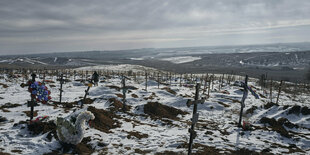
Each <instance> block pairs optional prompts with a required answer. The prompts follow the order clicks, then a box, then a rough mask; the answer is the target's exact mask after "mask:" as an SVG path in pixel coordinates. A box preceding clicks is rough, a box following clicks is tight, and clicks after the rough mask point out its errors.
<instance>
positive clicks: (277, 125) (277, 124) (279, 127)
mask: <svg viewBox="0 0 310 155" xmlns="http://www.w3.org/2000/svg"><path fill="white" fill-rule="evenodd" d="M287 121H288V120H285V119H281V118H280V119H279V120H278V121H277V120H275V119H274V118H268V117H263V118H261V119H260V122H261V123H264V124H269V125H270V127H271V128H272V130H273V131H276V132H278V133H279V134H280V135H282V136H284V137H287V138H291V135H290V134H289V133H288V131H287V130H286V129H285V128H284V127H283V124H285V122H287Z"/></svg>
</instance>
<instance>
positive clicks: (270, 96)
mask: <svg viewBox="0 0 310 155" xmlns="http://www.w3.org/2000/svg"><path fill="white" fill-rule="evenodd" d="M269 98H270V102H271V103H272V79H271V81H270V95H269Z"/></svg>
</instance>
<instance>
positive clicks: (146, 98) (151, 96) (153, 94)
mask: <svg viewBox="0 0 310 155" xmlns="http://www.w3.org/2000/svg"><path fill="white" fill-rule="evenodd" d="M155 97H158V96H157V95H156V94H155V93H154V92H152V94H151V95H150V96H149V97H144V98H143V99H144V100H153V99H154V98H155Z"/></svg>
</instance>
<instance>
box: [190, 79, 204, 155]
mask: <svg viewBox="0 0 310 155" xmlns="http://www.w3.org/2000/svg"><path fill="white" fill-rule="evenodd" d="M199 88H200V83H197V84H196V93H195V100H194V101H191V100H190V99H189V100H187V102H186V105H187V107H190V106H191V105H194V109H193V118H192V124H191V128H189V130H188V132H189V133H190V139H189V145H188V154H189V155H190V154H191V152H192V145H193V140H194V139H195V137H196V136H197V133H196V131H195V130H194V128H195V125H196V123H197V122H198V117H199V113H197V104H198V103H200V104H203V103H204V102H205V99H204V98H202V99H200V100H199V99H198V98H199Z"/></svg>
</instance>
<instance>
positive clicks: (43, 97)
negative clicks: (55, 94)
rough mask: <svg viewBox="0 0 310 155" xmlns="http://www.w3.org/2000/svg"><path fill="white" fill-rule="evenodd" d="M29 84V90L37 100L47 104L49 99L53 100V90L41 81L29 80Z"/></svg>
mask: <svg viewBox="0 0 310 155" xmlns="http://www.w3.org/2000/svg"><path fill="white" fill-rule="evenodd" d="M28 86H29V87H28V91H29V92H30V93H31V96H32V97H33V98H35V99H36V101H37V102H41V103H43V104H45V103H47V102H48V101H49V100H51V96H50V94H51V92H50V91H49V90H48V88H47V87H46V86H45V85H44V84H42V83H41V82H37V81H35V82H33V81H28Z"/></svg>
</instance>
